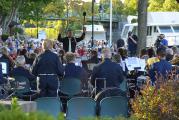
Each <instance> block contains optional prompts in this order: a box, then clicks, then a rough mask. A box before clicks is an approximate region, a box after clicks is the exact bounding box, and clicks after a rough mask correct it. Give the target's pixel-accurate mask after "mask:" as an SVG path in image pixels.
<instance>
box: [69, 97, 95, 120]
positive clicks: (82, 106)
mask: <svg viewBox="0 0 179 120" xmlns="http://www.w3.org/2000/svg"><path fill="white" fill-rule="evenodd" d="M66 115H67V116H66V118H67V120H79V119H80V118H83V117H85V118H86V117H95V115H96V102H95V101H94V100H93V99H92V98H89V97H75V98H72V99H70V100H69V101H68V102H67V114H66Z"/></svg>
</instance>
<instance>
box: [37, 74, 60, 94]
mask: <svg viewBox="0 0 179 120" xmlns="http://www.w3.org/2000/svg"><path fill="white" fill-rule="evenodd" d="M39 89H40V97H56V96H57V89H58V77H57V76H52V75H49V76H48V75H46V76H40V81H39Z"/></svg>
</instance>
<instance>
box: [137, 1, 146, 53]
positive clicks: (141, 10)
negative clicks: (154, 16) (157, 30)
mask: <svg viewBox="0 0 179 120" xmlns="http://www.w3.org/2000/svg"><path fill="white" fill-rule="evenodd" d="M147 4H148V0H138V44H137V51H138V53H139V52H140V51H141V49H144V48H145V47H146V39H147V38H146V36H147Z"/></svg>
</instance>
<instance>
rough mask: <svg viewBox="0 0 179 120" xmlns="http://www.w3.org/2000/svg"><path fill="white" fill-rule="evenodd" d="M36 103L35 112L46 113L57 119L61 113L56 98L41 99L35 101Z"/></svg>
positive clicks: (59, 104) (58, 101)
mask: <svg viewBox="0 0 179 120" xmlns="http://www.w3.org/2000/svg"><path fill="white" fill-rule="evenodd" d="M35 101H36V102H37V110H38V111H41V112H46V113H48V114H50V115H52V116H53V117H55V118H57V116H58V115H59V113H60V112H61V101H60V99H58V98H57V97H42V98H38V99H37V100H35Z"/></svg>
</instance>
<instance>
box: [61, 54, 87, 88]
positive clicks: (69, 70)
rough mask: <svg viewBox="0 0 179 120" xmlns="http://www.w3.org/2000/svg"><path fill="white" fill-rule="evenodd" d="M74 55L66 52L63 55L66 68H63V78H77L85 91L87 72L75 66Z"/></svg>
mask: <svg viewBox="0 0 179 120" xmlns="http://www.w3.org/2000/svg"><path fill="white" fill-rule="evenodd" d="M75 58H76V57H75V54H74V53H72V52H67V53H66V55H65V59H66V62H67V64H66V66H65V76H64V77H74V78H79V79H80V80H81V82H82V87H83V89H85V88H86V87H87V79H88V78H87V72H86V71H85V70H84V69H83V68H81V67H80V66H76V65H75Z"/></svg>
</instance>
